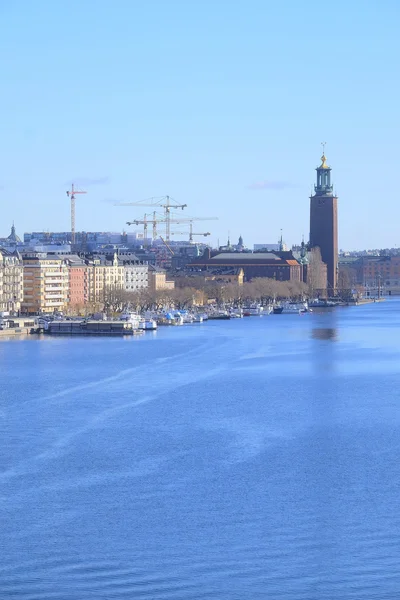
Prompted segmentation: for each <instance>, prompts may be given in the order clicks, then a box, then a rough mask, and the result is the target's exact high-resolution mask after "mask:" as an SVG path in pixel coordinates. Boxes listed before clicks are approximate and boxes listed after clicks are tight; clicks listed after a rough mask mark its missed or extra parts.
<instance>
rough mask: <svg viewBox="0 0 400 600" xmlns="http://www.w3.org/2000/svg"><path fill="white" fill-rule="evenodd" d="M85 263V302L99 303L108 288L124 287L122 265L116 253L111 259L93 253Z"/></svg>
mask: <svg viewBox="0 0 400 600" xmlns="http://www.w3.org/2000/svg"><path fill="white" fill-rule="evenodd" d="M85 263H86V271H85V276H86V295H87V296H86V297H87V302H90V303H92V304H101V303H103V302H104V300H105V297H106V295H107V293H108V292H109V291H110V290H123V289H124V287H125V273H124V267H123V265H122V264H121V263H120V262H119V261H118V257H117V255H116V254H114V255H113V256H112V258H111V259H108V258H107V257H106V256H102V255H99V256H96V255H95V256H93V257H90V258H87V259H86V260H85Z"/></svg>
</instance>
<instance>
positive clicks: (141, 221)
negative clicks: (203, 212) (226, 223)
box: [126, 212, 218, 242]
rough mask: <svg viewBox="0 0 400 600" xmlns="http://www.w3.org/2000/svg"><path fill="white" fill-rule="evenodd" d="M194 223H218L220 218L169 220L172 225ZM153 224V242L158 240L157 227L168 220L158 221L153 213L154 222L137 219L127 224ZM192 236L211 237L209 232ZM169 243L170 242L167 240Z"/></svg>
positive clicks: (177, 218)
mask: <svg viewBox="0 0 400 600" xmlns="http://www.w3.org/2000/svg"><path fill="white" fill-rule="evenodd" d="M192 221H218V217H191V218H185V217H183V218H182V219H180V218H179V217H176V218H175V217H174V218H172V219H171V218H170V219H169V223H170V224H172V223H174V224H178V225H179V224H181V223H189V225H190V226H191V224H192ZM150 222H151V223H152V224H153V241H154V240H156V239H157V237H158V236H157V225H158V224H159V223H166V219H165V218H163V219H157V218H156V213H155V212H154V213H153V220H152V221H147V219H135V220H134V221H127V222H126V224H127V225H143V226H144V225H146V226H147V224H148V223H150ZM192 235H210V234H209V233H208V232H207V234H205V233H202V234H197V233H193V234H192ZM167 241H168V242H169V241H170V240H167Z"/></svg>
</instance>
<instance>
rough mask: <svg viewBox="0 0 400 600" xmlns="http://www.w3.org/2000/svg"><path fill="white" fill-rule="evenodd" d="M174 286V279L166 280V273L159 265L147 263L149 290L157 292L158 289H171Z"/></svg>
mask: <svg viewBox="0 0 400 600" xmlns="http://www.w3.org/2000/svg"><path fill="white" fill-rule="evenodd" d="M174 288H175V282H174V281H168V280H167V273H166V271H165V270H164V269H161V268H160V267H153V265H149V290H150V291H152V292H157V291H158V290H173V289H174Z"/></svg>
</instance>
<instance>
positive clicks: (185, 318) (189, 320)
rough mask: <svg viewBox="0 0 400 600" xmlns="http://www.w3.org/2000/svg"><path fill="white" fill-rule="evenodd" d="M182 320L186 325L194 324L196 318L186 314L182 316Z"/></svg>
mask: <svg viewBox="0 0 400 600" xmlns="http://www.w3.org/2000/svg"><path fill="white" fill-rule="evenodd" d="M182 319H183V322H184V323H193V322H194V317H193V315H191V314H190V313H184V314H183V315H182Z"/></svg>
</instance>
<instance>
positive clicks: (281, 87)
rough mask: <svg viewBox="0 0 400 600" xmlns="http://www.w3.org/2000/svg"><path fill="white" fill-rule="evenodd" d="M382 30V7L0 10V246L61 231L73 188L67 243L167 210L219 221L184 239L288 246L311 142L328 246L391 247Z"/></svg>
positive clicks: (393, 137) (299, 217) (392, 69)
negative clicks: (153, 200)
mask: <svg viewBox="0 0 400 600" xmlns="http://www.w3.org/2000/svg"><path fill="white" fill-rule="evenodd" d="M399 17H400V4H399V3H398V1H397V0H382V2H380V3H378V2H377V1H376V0H373V1H372V0H353V1H352V2H348V1H342V0H335V2H331V3H326V2H315V1H311V0H308V1H307V0H304V1H302V2H301V1H299V0H287V1H286V2H278V1H273V2H272V1H270V0H247V1H246V2H245V1H242V0H230V1H228V0H202V1H200V0H168V1H167V0H147V1H145V2H144V1H137V0H114V1H113V2H110V0H68V1H67V0H52V1H51V2H49V0H35V2H33V1H32V0H19V1H18V2H10V1H7V0H0V22H1V32H0V49H1V52H0V61H1V70H0V73H1V77H2V81H1V83H2V85H1V87H2V93H1V98H0V105H1V109H2V110H1V114H2V119H1V169H0V188H1V189H0V202H1V221H0V223H1V227H0V235H4V234H6V233H7V231H8V229H9V227H10V225H11V223H12V221H13V220H15V223H16V226H17V232H19V233H20V234H21V233H23V232H24V231H32V230H42V229H45V230H49V231H60V230H61V231H63V230H68V229H69V228H70V225H69V223H70V221H69V204H68V199H67V197H66V194H65V190H66V189H67V187H68V186H67V183H68V182H71V181H73V180H75V181H77V182H78V183H80V184H81V187H84V188H85V189H87V191H88V194H87V195H86V196H81V197H79V199H78V200H77V225H76V227H77V230H87V231H94V230H113V231H120V230H122V229H124V228H125V222H126V221H127V220H131V219H134V218H140V216H141V215H142V213H143V212H144V211H143V210H142V209H138V208H136V207H132V208H126V207H125V208H123V207H115V206H114V205H113V202H130V201H132V202H136V201H140V200H143V199H145V198H149V197H151V196H162V195H165V194H169V195H170V196H172V197H173V198H174V199H175V200H176V201H177V202H179V203H187V204H188V208H187V209H185V210H186V212H187V214H188V215H191V216H199V217H201V216H205V217H206V216H217V217H219V221H215V222H210V223H203V224H202V223H199V224H198V225H197V230H198V231H199V230H200V231H202V230H209V231H211V232H212V238H211V239H212V241H214V242H216V241H217V239H218V238H219V239H220V243H222V242H223V241H225V240H226V237H227V233H228V231H230V234H231V238H232V239H233V240H235V239H237V238H238V236H239V234H242V235H243V237H244V241H245V243H247V244H248V245H251V244H253V243H262V242H272V241H275V240H277V238H278V237H279V234H280V229H281V228H282V229H283V234H284V238H285V239H286V241H287V242H288V243H289V244H292V243H295V242H299V241H301V236H302V234H303V233H304V234H305V236H306V238H307V236H308V229H309V219H308V210H309V200H308V197H309V195H310V189H311V186H312V184H313V183H314V179H315V171H314V169H315V167H316V166H317V165H318V164H319V157H320V155H321V146H320V143H321V141H326V142H327V147H326V154H327V157H328V162H329V163H330V164H331V166H332V168H333V171H332V178H333V181H334V183H335V186H336V189H337V193H338V195H339V225H340V246H341V247H342V248H364V247H382V246H383V247H386V246H394V245H397V244H399V243H400V240H399V227H398V221H399V219H400V197H399V195H398V193H397V186H395V185H394V183H395V182H396V183H397V181H396V180H397V177H398V175H397V173H398V165H397V152H398V146H399V116H398V115H399V105H400V102H399V100H400V98H399V95H400V94H399V89H400V88H399V85H400V84H399V77H398V60H399V49H400V41H399V36H398V27H399ZM150 210H151V209H148V212H150ZM181 229H182V227H181V226H180V230H181Z"/></svg>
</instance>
